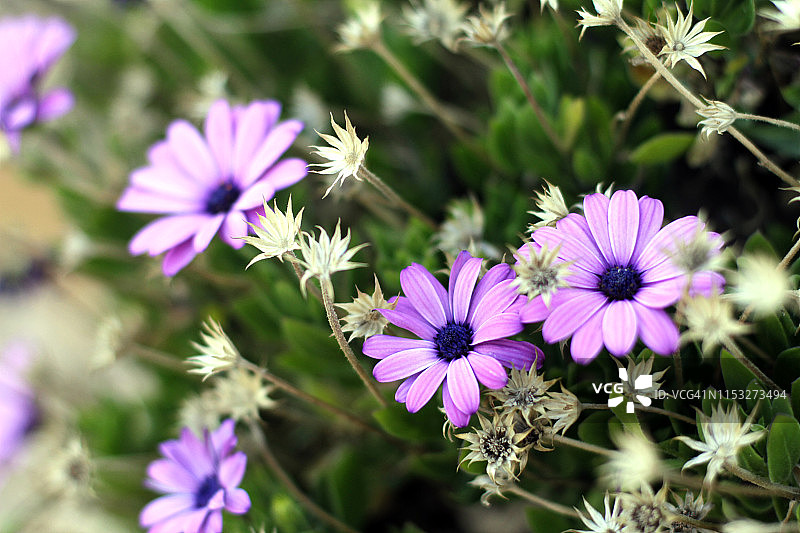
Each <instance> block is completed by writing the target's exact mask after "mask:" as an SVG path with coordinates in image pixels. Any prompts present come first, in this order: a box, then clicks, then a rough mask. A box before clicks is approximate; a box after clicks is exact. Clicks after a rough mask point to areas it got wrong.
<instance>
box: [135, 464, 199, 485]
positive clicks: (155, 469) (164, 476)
mask: <svg viewBox="0 0 800 533" xmlns="http://www.w3.org/2000/svg"><path fill="white" fill-rule="evenodd" d="M147 475H148V476H149V479H148V480H147V486H148V487H150V488H152V489H153V490H155V491H158V492H192V491H194V490H195V489H196V488H197V484H198V480H197V478H196V477H195V476H194V475H193V474H192V473H191V472H190V471H188V470H186V469H185V468H183V467H182V466H181V465H179V464H178V463H176V462H175V461H171V460H169V459H157V460H155V461H153V462H152V463H150V465H149V466H148V467H147Z"/></svg>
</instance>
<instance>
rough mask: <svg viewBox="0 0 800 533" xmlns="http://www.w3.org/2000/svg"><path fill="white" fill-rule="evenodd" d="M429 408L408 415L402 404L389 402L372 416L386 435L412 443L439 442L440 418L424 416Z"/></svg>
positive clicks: (440, 431) (440, 434) (440, 436)
mask: <svg viewBox="0 0 800 533" xmlns="http://www.w3.org/2000/svg"><path fill="white" fill-rule="evenodd" d="M430 409H431V408H430V407H429V406H427V407H423V408H422V410H420V411H419V412H417V413H409V412H408V410H407V409H406V408H405V405H404V404H401V403H398V402H391V403H390V404H389V405H387V406H386V407H384V408H383V409H380V410H378V411H375V412H373V413H372V416H373V417H375V420H377V421H378V423H379V424H380V426H381V427H382V428H383V429H384V430H386V432H387V433H389V434H390V435H393V436H395V437H398V438H401V439H403V440H409V441H412V442H425V441H431V442H433V441H437V442H438V441H441V438H442V427H441V418H440V417H438V416H437V417H430V416H425V415H426V414H427V413H428V411H429V410H430Z"/></svg>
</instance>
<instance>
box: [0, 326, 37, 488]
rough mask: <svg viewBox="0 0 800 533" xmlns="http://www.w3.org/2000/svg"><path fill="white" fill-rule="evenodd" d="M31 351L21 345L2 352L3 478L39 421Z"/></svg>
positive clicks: (0, 465) (0, 442)
mask: <svg viewBox="0 0 800 533" xmlns="http://www.w3.org/2000/svg"><path fill="white" fill-rule="evenodd" d="M30 363H31V352H30V350H29V349H28V347H27V346H26V345H25V344H23V343H20V342H15V343H12V344H10V345H8V346H7V347H6V348H5V349H4V350H3V351H2V352H0V477H2V473H3V469H4V467H5V465H6V464H8V463H9V462H11V461H12V460H13V458H14V456H15V455H16V453H17V451H18V450H19V449H20V447H21V446H22V444H23V441H24V439H25V436H26V435H27V434H28V433H29V432H30V430H31V428H32V427H33V426H34V424H35V423H36V421H37V419H38V410H37V408H36V401H35V396H34V393H33V389H32V388H31V386H30V384H29V383H28V381H27V380H26V379H25V373H26V371H27V369H28V366H29V365H30Z"/></svg>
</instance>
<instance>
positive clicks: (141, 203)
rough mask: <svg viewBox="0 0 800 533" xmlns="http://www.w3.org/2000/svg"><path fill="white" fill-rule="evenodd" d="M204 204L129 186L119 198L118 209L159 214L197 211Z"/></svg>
mask: <svg viewBox="0 0 800 533" xmlns="http://www.w3.org/2000/svg"><path fill="white" fill-rule="evenodd" d="M201 208H202V204H201V203H200V202H198V201H196V200H186V199H183V198H174V197H171V196H166V195H164V194H163V193H160V192H154V191H148V190H143V189H138V188H136V187H128V188H127V189H125V191H124V192H123V193H122V196H121V197H120V199H119V200H117V209H119V210H120V211H134V212H138V213H158V214H167V213H175V214H188V213H197V212H198V211H199V210H200V209H201Z"/></svg>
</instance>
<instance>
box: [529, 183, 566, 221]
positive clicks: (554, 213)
mask: <svg viewBox="0 0 800 533" xmlns="http://www.w3.org/2000/svg"><path fill="white" fill-rule="evenodd" d="M545 183H546V184H547V186H546V187H545V188H542V191H541V192H539V191H534V194H535V195H536V198H534V200H533V201H534V203H535V204H536V207H537V208H539V211H528V213H529V214H531V215H533V216H535V217H537V218H539V222H535V223H533V224H530V225H528V231H529V232H531V233H533V232H534V231H535V230H536V229H538V228H541V227H542V226H555V225H556V222H558V221H559V220H561V219H562V218H564V217H566V216H567V215H569V208H568V207H567V204H566V203H565V202H564V196H563V195H562V194H561V189H559V188H558V186H557V185H553V184H552V183H550V182H549V181H546V180H545Z"/></svg>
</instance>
